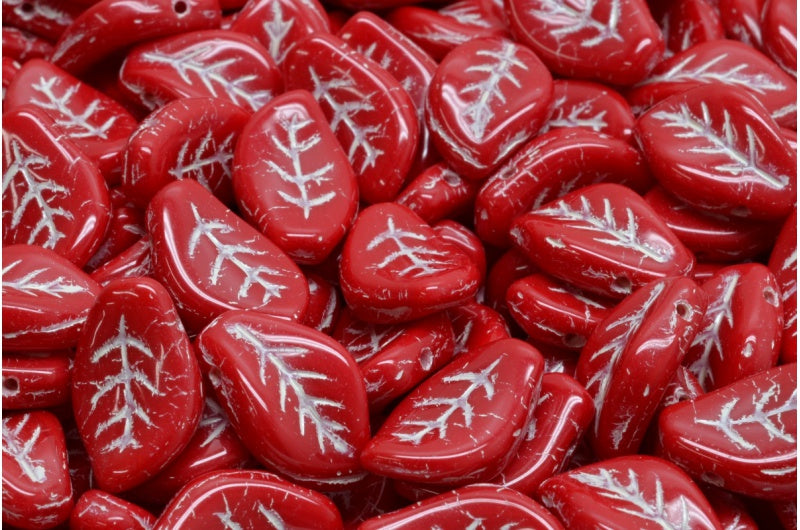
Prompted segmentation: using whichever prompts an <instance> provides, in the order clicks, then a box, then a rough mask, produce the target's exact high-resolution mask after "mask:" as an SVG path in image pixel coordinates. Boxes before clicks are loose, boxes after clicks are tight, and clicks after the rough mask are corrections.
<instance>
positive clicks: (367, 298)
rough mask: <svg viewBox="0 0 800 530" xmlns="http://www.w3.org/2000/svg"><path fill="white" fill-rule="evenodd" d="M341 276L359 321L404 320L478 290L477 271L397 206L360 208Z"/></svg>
mask: <svg viewBox="0 0 800 530" xmlns="http://www.w3.org/2000/svg"><path fill="white" fill-rule="evenodd" d="M339 278H340V280H341V288H342V294H343V295H344V298H345V300H346V301H347V304H348V306H349V307H350V309H352V310H353V312H354V313H355V314H356V316H358V318H360V319H362V320H366V321H368V322H374V323H384V324H388V323H395V322H408V321H411V320H415V319H417V318H421V317H423V316H427V315H430V314H433V313H436V312H437V311H441V310H442V309H447V308H449V307H453V306H456V305H459V304H461V303H463V302H465V301H466V300H468V299H470V298H472V297H473V296H474V295H475V292H476V291H477V290H478V286H479V283H480V278H479V276H478V268H477V266H476V265H475V263H473V261H472V260H471V259H470V258H469V257H468V256H467V255H466V254H464V253H463V252H460V251H457V250H455V249H453V248H452V245H451V244H449V243H447V242H445V241H443V240H442V239H441V238H439V237H438V236H437V235H436V233H435V232H434V230H433V229H432V228H431V227H430V226H429V225H428V224H426V223H425V222H424V221H423V220H422V219H420V218H419V216H417V215H416V214H415V213H414V212H412V211H411V210H409V209H408V208H406V207H405V206H401V205H399V204H392V203H384V204H376V205H374V206H371V207H369V208H367V209H366V210H363V211H362V212H361V213H360V214H359V216H358V218H357V219H356V222H355V224H354V225H353V228H352V229H351V230H350V233H349V234H348V236H347V239H346V240H345V243H344V247H343V249H342V261H341V263H340V271H339Z"/></svg>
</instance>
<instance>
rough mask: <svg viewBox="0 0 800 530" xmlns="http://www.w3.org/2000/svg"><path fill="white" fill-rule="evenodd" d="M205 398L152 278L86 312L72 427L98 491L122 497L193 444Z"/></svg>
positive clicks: (186, 345) (119, 284) (106, 293)
mask: <svg viewBox="0 0 800 530" xmlns="http://www.w3.org/2000/svg"><path fill="white" fill-rule="evenodd" d="M202 394H203V392H202V387H201V377H200V369H199V368H198V365H197V360H196V359H195V353H194V351H193V349H192V345H191V343H190V342H189V338H188V337H187V336H186V333H185V332H184V330H183V326H182V325H181V322H180V320H179V318H178V314H177V313H176V311H175V307H174V306H173V304H172V300H170V297H169V294H168V293H167V291H166V290H165V289H164V288H163V287H162V286H161V285H160V284H159V283H158V282H156V281H154V280H151V279H149V278H138V279H129V280H117V281H115V282H112V283H110V284H109V285H108V287H106V288H105V289H104V290H103V291H102V292H101V293H100V295H99V296H98V298H97V303H96V304H95V305H94V307H93V308H92V310H91V311H90V312H89V318H88V319H87V321H86V325H85V327H84V332H83V336H82V338H81V342H80V343H79V344H78V349H77V352H76V354H75V367H74V370H73V378H72V406H73V410H74V413H75V421H76V422H77V424H78V430H79V431H80V434H81V439H82V440H83V442H84V445H85V446H86V450H87V451H88V453H89V456H90V458H91V460H92V470H93V471H94V476H95V478H96V479H97V484H98V485H99V486H100V488H101V489H103V490H105V491H108V492H110V493H115V492H120V491H124V490H126V489H129V488H131V487H133V486H136V485H138V484H141V483H142V482H144V481H145V480H147V479H148V478H150V477H152V476H153V475H155V474H156V473H158V472H159V471H160V470H161V469H163V468H164V466H166V465H167V463H168V462H169V461H170V460H171V459H172V458H174V457H175V456H177V455H178V454H179V453H180V452H181V451H182V450H183V448H184V447H186V444H188V443H189V440H190V439H191V437H192V434H193V433H194V430H195V428H196V427H197V423H198V422H199V421H200V414H201V413H202V411H203V397H202ZM165 425H169V428H168V429H166V428H164V426H165Z"/></svg>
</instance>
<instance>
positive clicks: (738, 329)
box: [683, 263, 783, 390]
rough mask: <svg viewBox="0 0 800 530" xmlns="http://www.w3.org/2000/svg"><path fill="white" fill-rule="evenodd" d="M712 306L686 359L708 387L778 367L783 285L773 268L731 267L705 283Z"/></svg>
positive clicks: (719, 385)
mask: <svg viewBox="0 0 800 530" xmlns="http://www.w3.org/2000/svg"><path fill="white" fill-rule="evenodd" d="M702 288H703V291H705V293H706V295H707V297H708V309H707V310H706V313H705V316H704V317H703V321H702V324H701V325H700V326H701V327H700V330H699V332H698V334H697V336H696V337H695V338H694V340H693V341H692V345H691V348H690V349H689V352H688V354H687V355H686V358H685V359H684V361H683V363H684V365H685V366H687V367H688V368H689V370H690V371H691V372H692V373H693V374H694V375H695V376H696V377H697V380H698V382H699V383H700V385H701V386H702V387H703V388H705V389H706V390H712V389H714V388H720V387H723V386H725V385H728V384H730V383H733V382H735V381H738V380H739V379H743V378H745V377H747V376H750V375H753V374H756V373H758V372H762V371H764V370H766V369H768V368H772V367H773V366H775V364H776V363H777V362H778V354H779V353H780V347H781V335H782V334H783V304H782V303H781V297H780V288H779V287H778V284H777V282H776V281H775V277H774V276H773V275H772V273H771V272H770V271H769V269H768V268H767V267H765V266H764V265H761V264H758V263H747V264H741V265H733V266H730V267H725V268H724V269H722V270H720V271H719V272H717V273H716V274H715V275H714V276H712V277H711V278H710V279H708V280H706V281H705V282H704V283H703V286H702Z"/></svg>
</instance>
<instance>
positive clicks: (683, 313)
mask: <svg viewBox="0 0 800 530" xmlns="http://www.w3.org/2000/svg"><path fill="white" fill-rule="evenodd" d="M675 312H676V313H677V314H678V316H679V317H681V318H682V319H684V320H686V319H687V318H689V315H690V314H692V309H691V308H690V307H689V305H688V304H686V303H684V302H678V303H677V305H675Z"/></svg>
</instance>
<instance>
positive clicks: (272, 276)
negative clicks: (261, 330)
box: [147, 180, 308, 332]
mask: <svg viewBox="0 0 800 530" xmlns="http://www.w3.org/2000/svg"><path fill="white" fill-rule="evenodd" d="M147 230H148V232H149V233H150V237H151V239H152V245H153V247H152V259H153V269H154V277H155V278H156V279H158V280H159V281H160V282H162V283H163V284H164V286H165V287H166V288H167V290H168V291H170V293H171V294H172V295H173V297H174V299H175V300H176V306H177V308H178V312H179V313H180V314H181V318H182V319H183V322H184V324H185V325H186V326H187V328H188V329H189V330H190V331H192V332H196V331H199V330H200V329H202V328H203V326H205V325H206V324H208V323H209V322H210V321H211V320H213V319H214V318H215V317H217V316H219V315H220V314H222V313H224V312H225V311H228V310H231V309H254V310H257V311H262V312H265V313H269V314H271V315H276V316H281V317H284V318H289V319H292V320H299V319H300V318H302V316H303V313H304V312H305V309H306V306H307V305H308V285H307V283H306V280H305V278H304V277H303V273H302V272H301V271H300V269H299V268H298V267H297V265H295V264H294V262H292V260H291V259H289V257H288V256H287V255H286V254H284V253H283V251H281V250H280V249H279V248H278V247H277V246H276V245H275V244H274V243H272V242H271V241H270V240H269V239H267V238H266V237H264V236H263V235H262V234H260V233H259V232H258V231H257V230H256V229H255V228H253V227H251V226H250V225H248V224H247V223H245V222H244V221H243V220H242V219H241V218H239V217H238V216H236V215H235V214H234V213H233V212H232V211H230V210H229V209H227V208H226V207H225V206H224V205H223V204H222V203H221V202H219V201H218V200H217V199H216V198H214V196H213V195H211V193H210V192H209V191H208V190H206V189H205V188H203V187H202V186H201V185H200V184H198V183H197V182H195V181H193V180H180V181H177V182H173V183H172V184H169V185H167V186H166V187H164V188H163V189H162V190H161V191H160V192H159V193H158V194H157V195H156V196H155V197H154V198H153V200H151V201H150V205H149V206H148V209H147Z"/></svg>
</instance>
